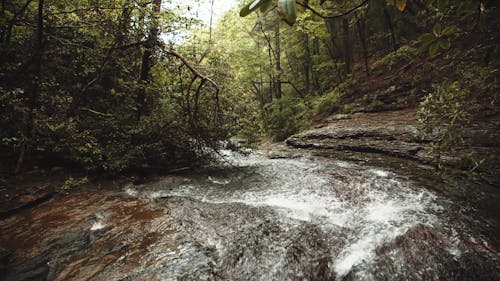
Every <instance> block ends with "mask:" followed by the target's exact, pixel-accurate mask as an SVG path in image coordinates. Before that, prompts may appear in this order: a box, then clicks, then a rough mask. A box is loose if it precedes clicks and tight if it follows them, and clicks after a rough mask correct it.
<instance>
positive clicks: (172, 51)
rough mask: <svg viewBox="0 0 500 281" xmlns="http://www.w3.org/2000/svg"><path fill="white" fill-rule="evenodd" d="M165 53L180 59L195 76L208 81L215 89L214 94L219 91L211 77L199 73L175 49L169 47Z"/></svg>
mask: <svg viewBox="0 0 500 281" xmlns="http://www.w3.org/2000/svg"><path fill="white" fill-rule="evenodd" d="M165 53H166V54H168V55H172V56H174V57H176V58H178V59H180V60H181V61H182V63H183V64H184V65H185V66H186V67H187V68H188V69H189V70H190V71H191V72H192V73H193V74H194V75H196V76H197V77H199V78H200V79H201V80H202V81H206V82H208V83H210V84H211V85H212V86H213V87H214V88H215V90H216V94H218V93H219V92H220V88H219V85H217V83H215V81H213V80H212V79H210V78H208V77H207V76H205V75H203V74H201V73H200V72H199V71H198V70H197V69H196V68H194V66H193V65H192V64H191V63H190V62H189V61H188V60H187V59H186V58H185V57H184V56H183V55H181V54H179V53H178V52H177V51H175V50H173V49H170V50H168V51H165Z"/></svg>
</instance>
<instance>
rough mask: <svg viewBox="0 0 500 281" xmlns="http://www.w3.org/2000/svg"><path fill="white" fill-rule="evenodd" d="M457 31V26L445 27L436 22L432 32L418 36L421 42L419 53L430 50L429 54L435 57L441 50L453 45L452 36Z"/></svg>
mask: <svg viewBox="0 0 500 281" xmlns="http://www.w3.org/2000/svg"><path fill="white" fill-rule="evenodd" d="M456 32H457V28H456V26H448V27H446V28H444V29H443V28H442V27H441V23H439V22H438V23H436V24H435V25H434V27H433V29H432V32H431V33H425V34H422V35H421V36H420V37H419V38H418V40H419V41H420V44H421V46H420V48H419V49H418V53H423V52H425V51H428V52H429V56H431V57H433V56H435V55H437V54H438V53H439V51H440V50H448V49H449V48H450V46H451V38H452V36H453V35H454V34H455V33H456Z"/></svg>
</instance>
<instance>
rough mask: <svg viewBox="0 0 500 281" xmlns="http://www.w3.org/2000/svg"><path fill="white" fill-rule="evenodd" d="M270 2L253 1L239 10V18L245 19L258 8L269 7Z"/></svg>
mask: <svg viewBox="0 0 500 281" xmlns="http://www.w3.org/2000/svg"><path fill="white" fill-rule="evenodd" d="M271 2H272V0H254V1H252V2H250V3H248V4H247V5H245V6H244V7H243V8H241V10H240V17H246V16H248V15H249V14H251V13H252V12H253V11H256V10H257V9H258V8H259V7H269V5H270V3H271Z"/></svg>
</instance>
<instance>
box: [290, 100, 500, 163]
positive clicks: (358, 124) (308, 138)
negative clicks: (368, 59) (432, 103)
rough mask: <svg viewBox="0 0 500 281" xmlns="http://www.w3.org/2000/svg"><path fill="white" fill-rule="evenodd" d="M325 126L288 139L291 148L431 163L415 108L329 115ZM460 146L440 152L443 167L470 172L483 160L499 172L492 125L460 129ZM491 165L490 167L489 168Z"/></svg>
mask: <svg viewBox="0 0 500 281" xmlns="http://www.w3.org/2000/svg"><path fill="white" fill-rule="evenodd" d="M326 121H327V122H328V123H325V124H321V125H318V126H316V127H314V128H313V129H310V130H307V131H305V132H302V133H300V134H296V135H293V136H291V137H290V138H288V139H287V140H286V141H285V143H286V144H287V145H289V146H292V147H298V148H314V149H329V150H336V151H356V152H369V153H380V154H385V155H391V156H396V157H401V158H408V159H412V160H417V161H419V162H421V163H432V162H433V160H434V159H433V156H432V155H431V153H430V152H431V147H430V143H431V142H432V141H433V137H432V136H431V137H427V138H426V139H422V138H421V136H420V135H419V131H418V125H417V112H416V110H415V109H406V110H398V111H386V112H379V113H356V114H353V115H352V118H350V119H349V118H337V117H336V116H333V117H332V118H330V119H327V120H326ZM463 135H464V144H463V145H461V146H460V147H456V148H455V149H454V150H453V151H451V152H449V153H443V155H442V160H443V161H444V162H445V164H447V165H449V166H452V167H456V168H460V169H470V167H471V166H474V163H473V161H471V159H467V157H464V156H467V155H474V157H473V159H475V161H476V162H478V161H481V159H485V160H487V161H486V163H489V164H488V167H487V170H492V171H495V170H499V169H500V159H499V157H498V155H500V143H499V140H500V130H498V124H497V123H495V122H490V123H488V122H482V123H473V124H471V125H469V126H468V127H464V128H463ZM490 166H491V167H490Z"/></svg>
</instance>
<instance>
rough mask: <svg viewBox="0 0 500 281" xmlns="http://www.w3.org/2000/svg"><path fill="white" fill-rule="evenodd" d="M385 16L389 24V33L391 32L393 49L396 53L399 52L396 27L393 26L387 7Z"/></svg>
mask: <svg viewBox="0 0 500 281" xmlns="http://www.w3.org/2000/svg"><path fill="white" fill-rule="evenodd" d="M384 16H385V21H386V23H387V27H388V28H389V31H390V32H391V43H392V49H393V50H394V52H395V51H397V50H398V46H397V43H396V35H395V34H394V26H393V24H392V19H391V15H390V14H389V11H387V7H384Z"/></svg>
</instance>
